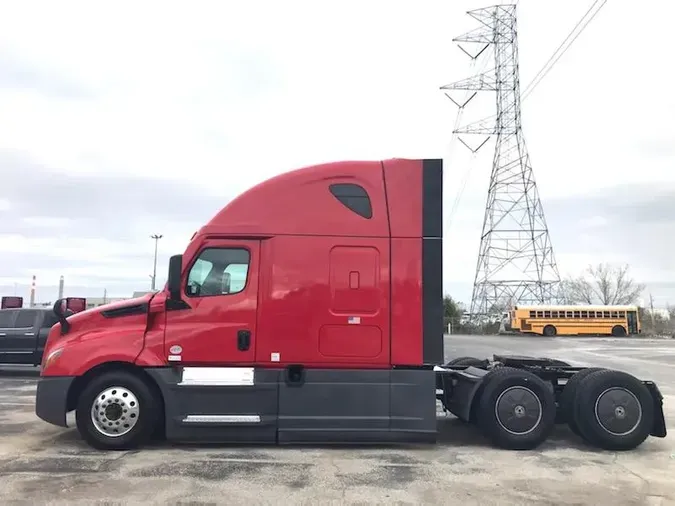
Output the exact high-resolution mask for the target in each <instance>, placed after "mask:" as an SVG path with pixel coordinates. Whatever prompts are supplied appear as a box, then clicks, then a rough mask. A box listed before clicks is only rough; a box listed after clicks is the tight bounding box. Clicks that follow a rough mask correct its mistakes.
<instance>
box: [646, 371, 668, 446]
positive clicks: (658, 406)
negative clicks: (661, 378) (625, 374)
mask: <svg viewBox="0 0 675 506" xmlns="http://www.w3.org/2000/svg"><path fill="white" fill-rule="evenodd" d="M643 383H644V385H645V386H646V387H647V389H648V390H649V393H650V394H652V399H654V426H653V427H652V431H651V432H650V433H649V435H650V436H654V437H666V434H667V430H666V417H665V415H664V414H663V395H661V391H660V390H659V387H657V386H656V383H654V382H653V381H643Z"/></svg>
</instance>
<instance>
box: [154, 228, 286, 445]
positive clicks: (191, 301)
mask: <svg viewBox="0 0 675 506" xmlns="http://www.w3.org/2000/svg"><path fill="white" fill-rule="evenodd" d="M259 266H260V241H251V240H241V241H240V240H221V239H218V240H209V241H208V242H206V243H205V244H203V245H202V246H201V248H200V250H199V252H198V253H197V255H195V260H194V261H191V262H190V263H189V264H188V265H185V266H184V268H183V278H182V298H183V300H184V301H185V303H186V304H178V305H177V306H178V307H176V309H169V307H167V312H166V330H165V334H164V352H165V353H166V357H167V360H168V361H169V364H172V365H174V366H175V367H172V368H168V369H165V370H164V371H165V373H166V374H168V375H169V376H168V377H167V378H164V381H165V382H167V383H170V384H171V386H170V387H169V389H168V390H167V397H165V404H166V410H167V411H166V420H167V425H166V433H167V436H169V437H173V438H175V439H183V438H187V439H190V438H194V437H198V438H203V439H205V440H209V439H210V440H212V441H231V442H238V443H246V442H253V441H258V442H260V441H266V442H270V443H273V442H274V441H275V440H276V431H277V399H278V392H277V389H278V387H277V378H278V375H279V374H278V372H277V371H269V370H265V369H255V368H254V367H253V365H254V361H255V346H256V340H257V337H256V330H257V326H256V318H257V311H258V272H259ZM181 306H182V307H181ZM196 434H199V435H198V436H196Z"/></svg>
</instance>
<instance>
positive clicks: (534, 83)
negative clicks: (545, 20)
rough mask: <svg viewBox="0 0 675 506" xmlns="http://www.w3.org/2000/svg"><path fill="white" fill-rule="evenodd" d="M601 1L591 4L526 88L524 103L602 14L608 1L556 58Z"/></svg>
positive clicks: (523, 96) (522, 98)
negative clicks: (601, 11)
mask: <svg viewBox="0 0 675 506" xmlns="http://www.w3.org/2000/svg"><path fill="white" fill-rule="evenodd" d="M600 1H601V0H595V1H594V2H593V3H592V4H591V6H590V7H589V8H588V10H587V11H586V12H585V13H584V15H583V16H582V17H581V19H579V21H578V22H577V24H576V25H574V28H572V30H571V31H570V33H569V34H568V35H567V37H565V39H564V40H563V41H562V42H561V44H560V45H559V46H558V48H557V49H556V50H555V51H554V52H553V54H552V55H551V57H550V58H549V59H548V60H547V61H546V63H544V65H543V66H542V68H541V69H539V72H537V74H536V75H535V76H534V78H533V79H532V81H530V83H529V84H528V85H527V86H526V87H525V90H523V94H522V95H521V102H522V101H523V100H525V98H527V96H528V95H530V94H531V93H532V92H533V91H534V89H535V88H536V87H537V86H538V85H539V83H540V82H541V81H542V80H543V79H544V77H546V75H547V74H548V73H549V72H550V71H551V69H552V68H553V67H554V66H555V64H556V63H557V62H558V60H560V58H562V56H563V55H564V54H565V53H566V52H567V51H568V50H569V48H570V47H571V46H572V44H573V43H574V41H575V40H577V38H578V37H579V35H581V33H582V32H583V31H584V30H585V29H586V27H587V26H588V25H589V23H590V22H591V21H593V19H594V18H595V16H597V14H598V12H600V10H601V9H602V8H603V7H604V6H605V4H606V3H607V0H602V3H601V4H600V7H598V8H597V9H596V10H595V12H594V13H593V14H592V15H591V17H590V18H588V20H586V22H585V23H584V24H583V26H581V29H580V30H579V31H578V32H577V34H576V35H575V36H574V38H572V40H571V41H570V43H569V44H568V45H567V47H565V49H563V50H562V52H561V53H560V54H558V56H557V57H556V54H557V53H558V51H560V49H561V48H562V47H563V46H564V45H565V43H566V42H567V41H568V40H569V38H570V37H572V35H573V34H574V32H575V30H576V29H577V28H579V26H580V25H581V24H582V23H583V22H584V19H586V17H587V16H588V14H589V13H590V12H591V11H592V10H593V8H594V7H595V6H596V5H597V4H598V2H600ZM554 58H555V59H554ZM551 61H552V63H551ZM549 63H551V65H550V66H548V65H549ZM547 66H548V68H547Z"/></svg>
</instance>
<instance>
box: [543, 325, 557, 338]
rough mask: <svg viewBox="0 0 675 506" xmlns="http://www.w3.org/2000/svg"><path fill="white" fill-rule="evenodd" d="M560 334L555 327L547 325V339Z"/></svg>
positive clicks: (545, 328) (545, 333)
mask: <svg viewBox="0 0 675 506" xmlns="http://www.w3.org/2000/svg"><path fill="white" fill-rule="evenodd" d="M557 333H558V330H557V329H556V328H555V327H554V326H553V325H546V327H544V335H545V336H546V337H553V336H554V335H556V334H557Z"/></svg>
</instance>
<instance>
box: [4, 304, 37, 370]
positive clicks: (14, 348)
mask: <svg viewBox="0 0 675 506" xmlns="http://www.w3.org/2000/svg"><path fill="white" fill-rule="evenodd" d="M13 313H14V314H13V315H11V316H6V315H5V316H3V320H5V319H6V321H4V322H3V323H2V324H1V326H3V327H4V328H2V329H0V339H1V340H2V344H1V345H0V346H1V348H0V353H1V354H2V361H3V362H5V363H12V364H32V363H33V355H34V352H35V342H36V339H37V333H36V329H35V325H36V322H37V317H38V311H37V310H35V309H15V310H13Z"/></svg>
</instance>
